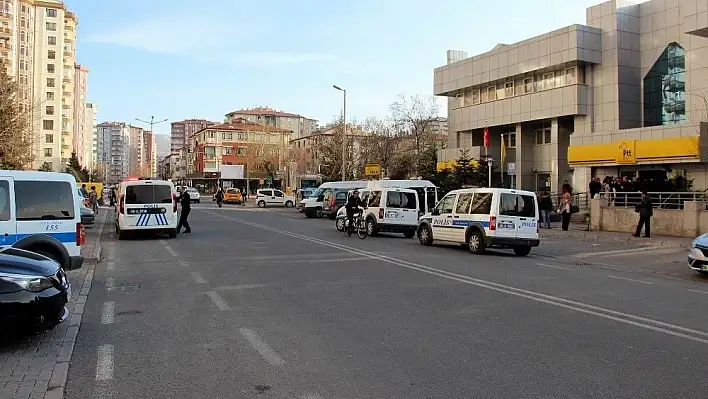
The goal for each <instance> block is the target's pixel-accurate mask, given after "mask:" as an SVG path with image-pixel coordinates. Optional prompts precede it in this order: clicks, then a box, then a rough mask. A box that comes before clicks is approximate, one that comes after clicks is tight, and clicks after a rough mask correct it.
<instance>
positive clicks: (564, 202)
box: [558, 184, 573, 231]
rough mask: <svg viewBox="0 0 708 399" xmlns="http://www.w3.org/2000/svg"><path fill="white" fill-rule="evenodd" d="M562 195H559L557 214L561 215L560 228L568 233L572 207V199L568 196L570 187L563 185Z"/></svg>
mask: <svg viewBox="0 0 708 399" xmlns="http://www.w3.org/2000/svg"><path fill="white" fill-rule="evenodd" d="M562 191H563V194H561V198H560V204H558V213H559V214H560V215H561V219H562V223H561V228H562V229H563V231H568V227H570V209H571V207H572V206H573V197H572V196H571V195H570V186H568V187H566V185H565V184H564V185H563V188H562Z"/></svg>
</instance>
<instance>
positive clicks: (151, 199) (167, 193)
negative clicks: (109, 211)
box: [125, 184, 172, 205]
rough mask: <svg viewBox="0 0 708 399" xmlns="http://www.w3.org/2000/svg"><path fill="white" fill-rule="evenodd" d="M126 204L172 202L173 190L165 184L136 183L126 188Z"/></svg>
mask: <svg viewBox="0 0 708 399" xmlns="http://www.w3.org/2000/svg"><path fill="white" fill-rule="evenodd" d="M125 203H126V205H142V204H171V203H172V190H170V186H165V185H155V186H152V185H148V184H145V185H135V186H128V187H126V188H125Z"/></svg>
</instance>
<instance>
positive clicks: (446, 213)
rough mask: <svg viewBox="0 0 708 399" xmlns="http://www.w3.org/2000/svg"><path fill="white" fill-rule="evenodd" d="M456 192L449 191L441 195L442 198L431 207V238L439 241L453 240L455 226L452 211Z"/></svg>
mask: <svg viewBox="0 0 708 399" xmlns="http://www.w3.org/2000/svg"><path fill="white" fill-rule="evenodd" d="M456 199H457V194H455V193H451V194H448V195H446V196H445V197H443V199H441V200H440V202H438V204H437V205H435V208H433V215H432V220H431V224H432V225H433V239H435V240H441V241H454V240H455V232H454V231H453V230H455V228H456V227H455V226H453V224H452V221H453V218H452V211H453V209H454V207H455V200H456Z"/></svg>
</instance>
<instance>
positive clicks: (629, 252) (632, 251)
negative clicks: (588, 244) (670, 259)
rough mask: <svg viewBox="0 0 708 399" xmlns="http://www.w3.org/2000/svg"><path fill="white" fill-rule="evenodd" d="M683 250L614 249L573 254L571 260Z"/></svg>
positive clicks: (649, 248)
mask: <svg viewBox="0 0 708 399" xmlns="http://www.w3.org/2000/svg"><path fill="white" fill-rule="evenodd" d="M682 251H683V250H681V249H679V248H672V247H656V246H654V247H643V248H632V249H615V250H612V251H597V252H583V253H579V254H573V255H571V256H570V257H571V258H592V257H593V256H603V257H616V256H624V255H633V254H636V253H643V252H647V254H648V255H655V254H668V253H673V252H676V253H678V252H682Z"/></svg>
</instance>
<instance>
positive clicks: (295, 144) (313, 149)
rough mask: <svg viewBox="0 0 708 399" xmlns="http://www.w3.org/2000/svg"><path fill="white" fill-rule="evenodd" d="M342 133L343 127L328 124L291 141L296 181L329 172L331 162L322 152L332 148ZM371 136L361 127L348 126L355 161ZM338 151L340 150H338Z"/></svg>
mask: <svg viewBox="0 0 708 399" xmlns="http://www.w3.org/2000/svg"><path fill="white" fill-rule="evenodd" d="M341 131H342V130H341V125H338V124H328V125H326V126H323V127H322V128H319V129H316V130H314V131H312V132H311V133H310V134H309V135H307V136H303V137H300V138H294V139H292V140H290V154H291V156H290V158H291V161H292V162H293V165H292V169H293V174H294V179H297V178H298V177H299V176H301V175H313V174H325V172H328V170H329V167H330V165H329V163H330V161H329V160H328V159H326V154H325V153H324V152H323V151H322V150H323V148H324V147H326V146H330V145H331V144H330V142H331V140H333V139H334V136H335V135H336V134H337V132H339V134H340V135H341ZM370 136H371V134H370V133H367V132H365V131H364V130H363V129H362V128H361V126H352V125H349V124H347V140H350V141H351V143H352V146H351V151H352V154H350V155H351V156H353V157H354V159H355V160H358V159H359V158H360V157H359V155H358V154H359V153H360V151H361V148H362V145H364V140H365V139H366V137H370ZM340 143H341V141H340ZM337 151H340V150H339V149H337ZM340 159H341V158H340Z"/></svg>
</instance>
